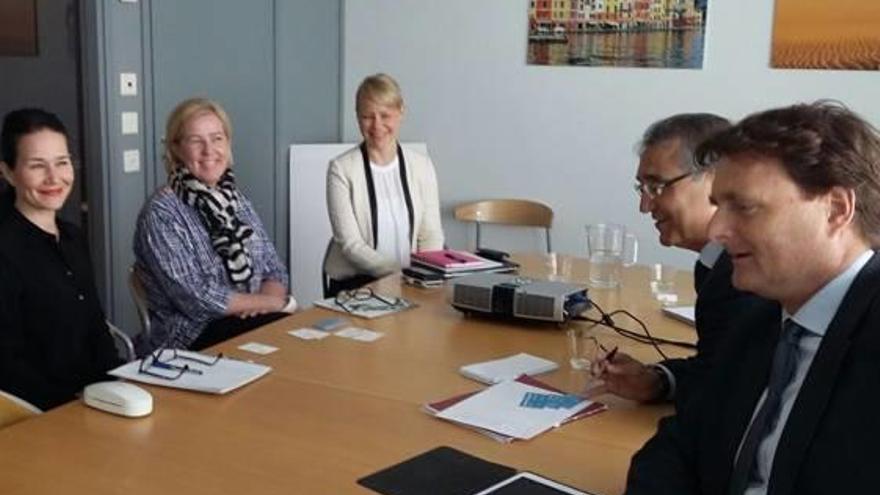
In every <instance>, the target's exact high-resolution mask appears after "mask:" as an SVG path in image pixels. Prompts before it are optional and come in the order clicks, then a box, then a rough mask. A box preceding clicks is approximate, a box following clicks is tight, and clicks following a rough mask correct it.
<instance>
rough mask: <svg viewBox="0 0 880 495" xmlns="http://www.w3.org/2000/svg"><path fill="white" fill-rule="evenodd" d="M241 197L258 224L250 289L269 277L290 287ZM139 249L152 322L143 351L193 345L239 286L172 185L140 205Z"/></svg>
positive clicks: (243, 215)
mask: <svg viewBox="0 0 880 495" xmlns="http://www.w3.org/2000/svg"><path fill="white" fill-rule="evenodd" d="M240 197H241V200H240V203H239V209H238V211H237V212H236V215H238V218H239V219H241V221H242V222H244V223H246V224H248V225H250V226H251V227H252V228H253V229H254V235H253V236H251V237H250V238H249V239H248V240H247V241H245V246H246V247H247V249H248V252H249V253H250V256H251V260H252V263H253V273H254V274H253V277H252V278H251V280H250V282H249V283H248V287H247V292H249V293H256V292H259V290H260V285H261V284H262V283H263V282H264V281H267V280H274V281H277V282H279V283H281V284H282V285H284V286H285V287H287V286H288V276H287V269H286V268H285V267H284V264H283V263H282V262H281V260H280V259H279V258H278V254H277V253H276V252H275V247H274V245H273V244H272V241H271V240H270V239H269V236H268V235H267V234H266V230H265V229H264V228H263V224H262V223H261V222H260V219H259V217H258V216H257V213H256V211H254V208H253V206H252V205H251V203H250V201H248V199H247V198H245V197H244V195H243V194H240ZM134 254H135V260H136V261H135V266H136V268H137V269H138V270H140V273H141V274H142V278H143V283H144V288H145V289H146V292H147V300H148V302H149V308H150V321H151V335H150V338H149V341H146V339H143V338H141V339H140V341H139V342H138V343H137V346H138V355H143V354H144V353H147V352H149V351H151V350H153V349H156V348H157V347H159V346H162V345H165V346H174V347H179V348H186V347H188V346H189V344H191V343H192V342H193V341H194V340H195V339H196V338H197V337H198V336H199V334H200V333H201V332H202V330H203V329H204V328H205V327H206V326H207V325H208V323H210V322H211V321H213V320H216V319H219V318H222V317H223V316H224V311H225V310H226V306H227V304H228V302H229V297H230V296H231V295H232V294H233V293H234V292H236V291H237V289H236V287H235V286H234V285H233V284H232V282H231V281H230V280H229V277H228V276H227V274H226V269H225V268H224V265H223V261H222V260H221V258H220V256H218V255H217V253H216V252H215V251H214V248H213V247H212V245H211V237H210V235H209V234H208V230H207V229H206V228H205V226H204V224H203V223H202V219H201V217H200V216H199V212H198V211H196V209H195V208H192V207H191V206H187V205H186V204H184V203H183V202H182V201H181V200H180V199H179V198H178V197H177V196H176V195H175V194H174V192H173V191H172V190H171V189H169V188H168V187H162V188H161V189H159V190H158V191H156V193H155V194H153V196H152V197H151V198H150V199H149V200H148V201H147V203H146V205H144V208H143V209H142V210H141V213H140V215H139V216H138V222H137V230H136V231H135V235H134ZM238 290H241V288H239V289H238Z"/></svg>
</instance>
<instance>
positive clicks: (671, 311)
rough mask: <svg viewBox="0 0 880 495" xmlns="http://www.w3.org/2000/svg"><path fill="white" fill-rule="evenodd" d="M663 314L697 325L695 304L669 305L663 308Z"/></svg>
mask: <svg viewBox="0 0 880 495" xmlns="http://www.w3.org/2000/svg"><path fill="white" fill-rule="evenodd" d="M663 314H665V315H666V316H669V317H670V318H675V319H676V320H679V321H683V322H685V323H687V324H689V325H691V326H695V325H696V320H697V318H696V315H695V314H694V307H693V306H667V307H665V308H663Z"/></svg>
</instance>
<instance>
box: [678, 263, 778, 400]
mask: <svg viewBox="0 0 880 495" xmlns="http://www.w3.org/2000/svg"><path fill="white" fill-rule="evenodd" d="M697 263H699V261H698V262H697ZM698 271H699V270H695V272H694V275H695V280H694V286H695V289H696V291H697V302H696V307H695V314H696V318H695V319H696V328H697V353H696V355H694V356H691V357H688V358H683V359H667V360H665V361H662V362H661V364H663V365H664V366H666V368H667V369H669V371H671V372H672V374H673V375H675V381H676V390H675V397H674V401H675V404H676V407H677V408H680V407H683V406H684V404H685V403H686V402H687V401H688V400H689V398H690V396H691V395H692V393H693V390H694V389H696V388H698V386H699V383H700V382H701V381H702V380H703V378H704V377H705V375H706V374H707V373H708V372H709V370H710V369H711V367H712V363H713V362H714V361H715V359H716V351H717V350H718V349H720V348H721V345H722V342H723V341H724V340H725V339H726V338H728V336H729V335H730V333H732V332H733V331H734V329H735V328H736V327H738V326H739V324H740V321H741V320H742V319H743V318H744V317H745V315H746V314H747V313H748V311H749V308H752V307H754V306H759V305H765V304H767V301H766V300H764V299H761V298H760V297H758V296H756V295H754V294H751V293H748V292H743V291H741V290H738V289H736V288H735V287H734V286H733V285H732V283H731V276H732V274H733V264H732V263H731V261H730V255H728V254H727V252H726V251H725V252H723V253H721V256H719V257H718V260H716V261H715V264H714V265H713V267H712V269H711V270H708V273H706V275H704V276H703V277H700V276H699V275H698ZM700 278H702V280H700Z"/></svg>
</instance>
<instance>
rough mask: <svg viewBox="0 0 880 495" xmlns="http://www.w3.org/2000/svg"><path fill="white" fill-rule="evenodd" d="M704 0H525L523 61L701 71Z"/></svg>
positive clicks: (704, 19)
mask: <svg viewBox="0 0 880 495" xmlns="http://www.w3.org/2000/svg"><path fill="white" fill-rule="evenodd" d="M795 1H796V0H795ZM708 4H709V0H530V1H529V12H528V15H529V28H528V29H529V32H528V40H529V41H528V54H527V57H526V61H527V63H529V64H534V65H580V66H586V67H657V68H674V69H701V68H702V67H703V48H704V46H705V33H706V30H705V26H706V11H707V10H708V7H709V5H708Z"/></svg>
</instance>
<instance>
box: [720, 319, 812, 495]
mask: <svg viewBox="0 0 880 495" xmlns="http://www.w3.org/2000/svg"><path fill="white" fill-rule="evenodd" d="M804 331H805V329H804V327H802V326H800V325H798V324H797V323H795V321H794V320H792V319H790V318H789V319H788V320H786V321H785V323H784V324H783V325H782V338H780V339H779V343H778V344H777V345H776V352H775V354H774V355H773V367H772V368H771V369H770V380H769V381H768V382H767V397H766V398H765V399H764V402H763V403H762V404H761V408H760V409H759V410H758V413H757V414H755V419H754V420H753V421H752V425H751V426H750V427H749V429H748V432H747V433H746V438H745V440H743V443H742V447H741V448H740V451H739V457H737V458H736V463H735V464H734V467H733V475H731V478H730V491H729V492H728V493H729V494H730V495H742V493H744V492H745V490H746V488H747V487H748V486H749V481H750V480H753V479H755V477H756V476H755V474H756V473H755V470H756V467H757V466H756V464H755V458H756V456H757V453H758V447H759V446H760V445H761V441H762V440H764V438H766V437H767V434H768V433H770V431H771V430H772V429H773V427H774V426H775V425H776V422H777V421H779V412H780V405H781V402H782V391H783V390H785V387H787V386H788V384H789V383H790V382H791V379H792V378H793V377H794V372H795V369H796V368H797V360H798V341H799V340H800V338H801V336H802V335H803V333H804Z"/></svg>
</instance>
